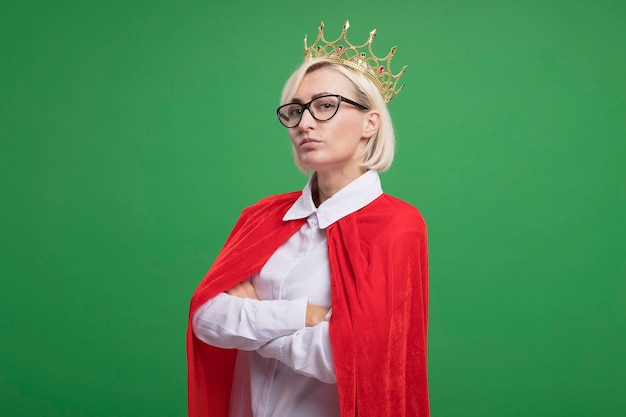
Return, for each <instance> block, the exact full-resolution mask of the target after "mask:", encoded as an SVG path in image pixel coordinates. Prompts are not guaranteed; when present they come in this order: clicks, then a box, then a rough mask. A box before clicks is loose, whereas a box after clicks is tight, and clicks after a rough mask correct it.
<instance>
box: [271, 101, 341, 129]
mask: <svg viewBox="0 0 626 417" xmlns="http://www.w3.org/2000/svg"><path fill="white" fill-rule="evenodd" d="M339 103H340V99H339V97H337V96H323V97H318V98H315V99H313V100H311V101H310V102H309V103H307V104H300V103H290V104H285V105H284V106H281V107H279V108H278V119H279V120H280V122H281V123H282V124H283V125H284V126H286V127H295V126H297V125H298V123H300V119H302V114H303V113H304V110H305V109H307V108H308V109H309V112H310V113H311V116H313V118H314V119H316V120H319V121H321V122H323V121H326V120H329V119H331V118H332V117H333V116H334V115H335V114H336V113H337V110H338V109H339Z"/></svg>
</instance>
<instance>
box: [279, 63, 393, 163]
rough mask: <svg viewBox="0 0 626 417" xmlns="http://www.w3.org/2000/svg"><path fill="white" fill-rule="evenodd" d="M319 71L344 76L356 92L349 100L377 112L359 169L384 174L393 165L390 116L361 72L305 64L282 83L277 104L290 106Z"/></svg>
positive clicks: (381, 99) (377, 94) (377, 92)
mask: <svg viewBox="0 0 626 417" xmlns="http://www.w3.org/2000/svg"><path fill="white" fill-rule="evenodd" d="M320 68H332V69H335V70H337V71H339V72H340V73H342V74H343V75H345V76H346V77H347V78H348V79H349V80H350V81H351V82H352V85H353V86H354V90H355V92H356V97H350V99H352V100H354V101H356V102H357V103H359V104H362V105H363V106H365V107H367V108H368V109H370V110H376V111H378V112H379V113H380V125H379V127H378V131H377V132H376V133H375V134H374V136H372V137H371V138H370V139H369V141H368V142H367V145H366V147H365V151H364V155H363V156H364V159H363V164H362V166H364V167H365V168H368V169H374V170H376V171H380V172H383V171H386V170H387V169H389V167H390V166H391V163H392V162H393V157H394V152H395V145H396V136H395V133H394V130H393V124H392V122H391V115H390V114H389V110H387V105H386V104H385V102H384V101H383V97H382V95H381V94H380V92H379V91H378V89H377V88H376V86H375V85H374V83H372V82H371V81H370V80H369V79H368V78H367V77H366V76H365V75H364V74H363V73H361V72H359V71H358V70H354V69H352V68H349V67H346V66H343V65H341V64H336V63H333V62H330V61H328V60H326V59H324V58H316V59H312V60H309V61H306V62H304V63H303V64H302V65H300V67H299V68H298V69H297V70H296V71H294V73H293V74H291V76H290V77H289V79H288V80H287V82H286V83H285V86H284V88H283V93H282V95H281V98H280V103H281V104H286V103H290V102H291V101H292V100H293V96H294V95H295V94H296V90H298V87H299V86H300V83H301V82H302V79H303V78H304V76H305V75H307V74H309V73H311V72H313V71H315V70H318V69H320ZM293 153H294V161H295V164H296V166H297V167H298V168H299V169H300V170H301V171H302V172H304V173H308V171H309V170H308V169H307V167H305V166H304V165H303V164H302V161H300V158H299V157H298V153H297V152H296V149H295V148H294V149H293Z"/></svg>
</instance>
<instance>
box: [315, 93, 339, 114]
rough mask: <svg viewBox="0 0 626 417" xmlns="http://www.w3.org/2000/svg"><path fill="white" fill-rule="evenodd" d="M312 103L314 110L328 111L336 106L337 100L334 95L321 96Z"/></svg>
mask: <svg viewBox="0 0 626 417" xmlns="http://www.w3.org/2000/svg"><path fill="white" fill-rule="evenodd" d="M314 105H315V106H314V107H315V110H316V111H321V112H330V111H334V110H335V109H336V108H337V100H336V99H335V98H334V97H322V98H319V99H317V100H315V103H314Z"/></svg>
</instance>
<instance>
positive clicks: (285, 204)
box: [187, 23, 429, 417]
mask: <svg viewBox="0 0 626 417" xmlns="http://www.w3.org/2000/svg"><path fill="white" fill-rule="evenodd" d="M347 28H348V24H347V23H346V25H345V26H344V30H343V32H342V36H341V37H340V38H339V39H337V40H336V41H334V42H327V41H326V40H325V39H324V38H323V24H322V25H320V32H319V35H318V38H317V40H316V41H315V43H314V44H313V46H311V47H310V48H307V46H306V41H305V63H304V64H303V65H302V66H301V67H300V68H299V69H298V70H296V71H295V72H294V74H292V76H291V77H290V78H289V80H288V81H287V83H286V85H285V88H284V90H283V94H282V98H281V103H283V104H282V105H281V106H280V107H279V108H278V109H277V115H278V118H279V120H280V122H281V123H282V124H283V125H284V126H285V127H286V128H287V129H288V133H289V137H290V138H291V143H292V146H293V150H294V158H295V162H296V165H297V166H298V167H299V168H300V169H301V170H303V171H305V172H312V175H311V177H310V179H309V181H308V183H307V184H306V186H305V188H304V190H303V191H302V192H296V193H287V194H282V195H276V196H271V197H268V198H265V199H263V200H261V201H260V202H258V203H256V204H255V205H253V206H251V207H248V208H247V209H245V210H244V211H243V212H242V215H241V217H240V219H239V220H238V221H237V223H236V225H235V227H234V229H233V231H232V232H231V234H230V236H229V237H228V239H227V241H226V243H225V245H224V248H223V249H222V251H221V253H220V254H219V255H218V257H217V259H216V261H215V263H214V264H213V266H212V267H211V269H210V270H209V272H208V273H207V275H206V277H205V278H204V280H203V281H202V282H201V283H200V285H199V286H198V288H197V289H196V292H195V293H194V296H193V298H192V301H191V309H190V324H189V330H188V337H187V343H188V363H189V415H190V416H193V417H200V416H212V417H213V416H219V417H225V416H229V417H244V416H295V417H308V416H311V417H313V416H315V417H317V416H329V417H339V416H342V417H345V416H360V417H363V416H372V417H374V416H375V417H380V416H407V417H408V416H428V415H429V405H428V392H427V378H426V336H427V292H428V289H427V273H428V272H427V271H428V265H427V251H426V228H425V225H424V222H423V220H422V217H421V215H420V214H419V212H418V211H417V210H416V209H415V208H413V207H412V206H410V205H409V204H407V203H404V202H402V201H400V200H398V199H396V198H394V197H391V196H389V195H387V194H384V193H383V192H382V189H381V186H380V181H379V178H378V171H383V170H385V169H387V168H388V167H389V165H390V164H391V161H392V159H393V152H394V135H393V127H392V124H391V118H390V116H389V113H388V111H387V109H386V102H388V101H389V100H390V99H391V98H393V96H395V94H397V92H399V89H396V85H397V80H398V79H399V78H400V76H401V75H402V72H403V71H404V68H403V70H402V71H401V72H400V73H399V74H398V75H396V76H393V75H391V73H390V72H389V71H388V66H389V61H390V59H391V56H393V53H394V52H395V48H394V49H392V51H391V52H390V54H389V55H388V56H387V57H385V58H383V59H382V60H381V59H380V58H376V57H375V56H374V55H373V54H371V42H372V39H373V37H374V34H375V32H372V33H371V34H370V38H369V40H368V42H367V43H366V44H364V45H361V46H354V45H352V44H350V42H348V40H347V38H346V32H347ZM365 46H367V47H368V48H369V52H370V56H366V57H365V58H366V59H365V60H364V59H363V58H364V56H363V55H362V54H363V53H364V52H362V51H363V48H364V47H365ZM371 62H375V64H374V65H371ZM368 63H369V64H368ZM379 63H386V66H387V68H384V69H383V70H381V69H380V68H381V67H382V65H380V66H379ZM385 70H386V71H387V73H385V72H384V71H385Z"/></svg>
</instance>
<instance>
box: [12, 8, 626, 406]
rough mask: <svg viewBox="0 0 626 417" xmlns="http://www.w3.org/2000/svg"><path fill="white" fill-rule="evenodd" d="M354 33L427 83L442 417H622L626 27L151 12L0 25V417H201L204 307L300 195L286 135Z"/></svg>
mask: <svg viewBox="0 0 626 417" xmlns="http://www.w3.org/2000/svg"><path fill="white" fill-rule="evenodd" d="M346 19H350V21H351V28H350V32H349V33H350V38H351V39H352V40H353V41H354V42H361V41H364V40H365V39H366V37H367V34H368V33H369V31H370V30H371V29H373V28H377V30H378V36H377V38H376V41H375V45H374V48H375V51H376V52H378V54H379V55H382V54H385V53H386V52H387V51H388V49H389V48H390V47H391V46H393V45H394V44H397V45H398V52H397V55H396V58H395V59H394V63H393V64H395V67H394V66H393V65H392V69H394V68H395V70H396V71H397V70H399V69H400V66H401V65H403V64H407V65H408V66H409V68H408V70H407V72H406V74H405V76H404V78H403V81H404V82H405V84H406V86H405V89H404V91H403V92H402V93H401V94H400V95H399V96H398V97H397V98H396V99H394V101H393V102H391V104H390V110H391V113H392V116H393V118H394V121H395V127H396V131H397V137H398V147H397V157H396V161H395V164H394V166H393V167H392V169H391V170H390V171H389V172H388V173H385V174H384V175H383V176H382V180H383V186H384V189H385V191H387V192H388V193H390V194H393V195H396V196H398V197H400V198H402V199H404V200H406V201H409V202H410V203H412V204H414V205H415V206H417V207H418V208H419V209H420V210H421V211H422V213H423V215H424V217H425V218H426V220H427V223H428V226H429V234H430V268H431V274H430V283H431V296H430V339H429V366H430V369H429V375H430V390H431V391H430V396H431V406H432V414H433V416H436V417H448V416H450V417H452V416H454V417H456V416H481V417H485V416H494V417H495V416H529V415H532V416H564V417H565V416H566V417H573V416H585V417H587V416H617V415H624V413H625V412H626V396H625V395H624V393H623V392H624V390H625V389H626V383H625V382H624V381H625V378H626V334H625V333H626V308H625V305H626V260H625V259H626V256H625V253H624V247H625V245H624V238H625V231H626V230H625V222H624V214H625V213H626V178H625V173H624V166H625V155H626V146H625V145H624V142H625V139H626V134H625V133H626V77H625V74H626V58H625V55H626V54H625V43H624V42H625V39H626V24H625V23H624V22H625V21H626V6H625V3H624V2H622V1H617V0H615V1H609V0H596V1H571V0H570V1H567V0H560V1H549V0H543V1H540V0H532V1H523V2H522V1H515V2H503V1H485V0H482V1H481V0H478V1H412V2H410V1H393V0H390V1H383V2H381V1H365V0H363V1H342V2H289V1H274V0H272V1H264V2H261V1H244V2H237V1H228V2H227V1H212V2H206V1H160V0H152V1H144V2H137V1H124V2H122V1H106V2H105V1H92V2H79V1H74V2H71V1H62V2H43V1H40V2H33V1H13V2H8V1H6V2H2V5H1V6H0V138H1V148H0V169H1V177H0V178H1V183H0V198H1V206H0V210H1V215H0V227H1V229H0V230H1V234H2V239H1V245H2V246H1V248H0V254H1V255H0V256H1V265H2V273H1V274H2V281H1V283H2V286H1V289H0V346H1V347H0V349H1V354H0V416H3V417H4V416H6V417H21V416H28V417H33V416H44V417H56V416H64V417H75V416H89V417H105V416H107V417H108V416H119V417H134V416H146V417H158V416H183V415H185V413H186V369H185V331H186V323H187V309H188V302H189V298H190V296H191V293H192V292H193V289H194V288H195V286H196V284H197V283H198V282H199V280H200V279H201V278H202V276H203V275H204V273H205V272H206V270H207V269H208V268H209V266H210V264H211V262H212V260H213V259H214V257H215V256H216V254H217V252H218V250H219V248H220V247H221V245H222V243H223V241H224V239H225V238H226V236H227V233H228V232H229V230H230V228H231V226H232V224H233V223H234V221H235V220H236V218H237V217H238V215H239V213H240V211H241V209H242V208H243V207H245V206H247V205H250V204H252V203H254V202H255V201H257V200H258V199H260V198H261V197H263V196H265V195H268V194H274V193H280V192H284V191H290V190H296V189H300V188H302V186H303V185H304V183H305V181H306V178H305V177H304V176H303V175H302V174H300V173H299V171H297V169H296V168H295V167H294V166H293V163H292V158H291V150H290V145H289V143H288V137H287V134H286V132H285V129H284V128H282V127H281V126H280V124H279V123H278V122H277V120H275V115H274V109H275V107H276V106H277V104H278V98H279V94H280V90H281V88H282V85H283V82H284V81H285V79H286V78H287V77H288V75H289V74H290V73H291V71H293V70H294V69H295V68H296V66H297V65H298V64H299V63H300V61H301V58H302V37H303V35H304V34H305V33H306V34H308V35H309V37H314V36H315V35H316V33H317V25H318V24H319V21H320V20H324V22H325V23H326V27H327V35H328V38H334V37H335V36H338V35H339V33H340V30H341V25H342V24H343V22H344V21H345V20H346ZM372 314H375V312H372Z"/></svg>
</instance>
